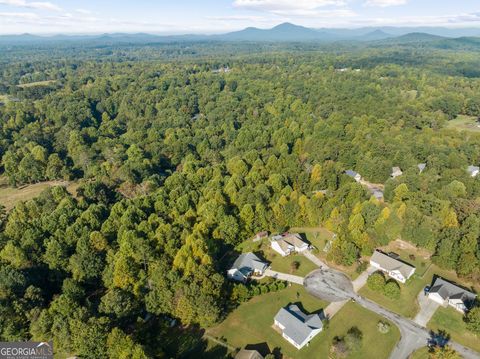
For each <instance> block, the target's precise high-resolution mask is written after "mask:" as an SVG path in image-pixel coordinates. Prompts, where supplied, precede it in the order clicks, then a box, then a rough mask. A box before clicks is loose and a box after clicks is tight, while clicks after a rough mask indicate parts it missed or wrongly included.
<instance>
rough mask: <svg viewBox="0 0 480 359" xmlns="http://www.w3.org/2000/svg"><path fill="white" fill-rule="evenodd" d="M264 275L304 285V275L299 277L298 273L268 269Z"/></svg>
mask: <svg viewBox="0 0 480 359" xmlns="http://www.w3.org/2000/svg"><path fill="white" fill-rule="evenodd" d="M264 275H265V276H267V277H272V278H275V279H279V280H284V281H287V282H291V283H295V284H300V285H303V277H299V276H298V275H293V274H287V273H280V272H275V271H273V270H271V269H267V270H266V271H265V274H264Z"/></svg>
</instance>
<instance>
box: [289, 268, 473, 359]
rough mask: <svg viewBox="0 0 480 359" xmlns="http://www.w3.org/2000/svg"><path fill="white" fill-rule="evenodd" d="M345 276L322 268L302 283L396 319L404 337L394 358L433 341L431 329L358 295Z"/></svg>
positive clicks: (468, 357)
mask: <svg viewBox="0 0 480 359" xmlns="http://www.w3.org/2000/svg"><path fill="white" fill-rule="evenodd" d="M344 278H346V276H345V275H344V274H342V273H339V272H338V271H335V270H331V269H325V268H321V269H318V270H315V271H313V272H311V273H310V274H308V275H307V276H306V277H305V280H304V281H303V285H304V287H305V289H306V290H307V291H308V292H309V293H310V294H312V295H314V296H316V297H319V298H321V299H324V300H329V301H333V302H335V301H337V302H339V304H340V306H341V305H342V303H341V302H342V301H343V302H345V299H350V298H351V299H353V300H355V301H356V302H357V303H358V304H359V305H361V306H362V307H364V308H366V309H368V310H370V311H372V312H374V313H377V314H379V315H381V316H383V317H384V318H386V319H388V320H390V321H391V322H392V323H395V324H396V325H397V326H398V328H399V329H400V334H401V339H400V341H399V342H398V343H397V345H396V347H395V349H394V350H393V352H392V353H391V355H390V358H391V359H406V358H408V357H409V355H410V354H412V353H413V352H414V351H415V350H416V349H419V348H422V347H424V346H426V345H427V344H428V343H429V342H430V341H431V339H432V333H431V332H430V331H429V330H428V329H426V328H424V327H422V326H421V325H418V324H417V323H415V322H414V321H412V320H410V319H407V318H405V317H402V316H401V315H398V314H396V313H394V312H391V311H389V310H388V309H385V308H384V307H382V306H380V305H378V304H377V303H375V302H373V301H371V300H369V299H366V298H364V297H362V296H360V295H358V294H357V293H356V292H355V291H354V289H353V287H352V283H351V282H350V280H349V279H347V280H345V279H344ZM297 280H298V279H297ZM347 281H348V283H346V282H347ZM448 345H450V346H451V347H452V348H453V349H455V350H456V351H457V352H458V353H459V354H460V355H461V356H462V357H463V358H465V359H480V354H479V353H477V352H475V351H474V350H472V349H469V348H467V347H465V346H463V345H460V344H458V343H456V342H453V341H449V342H448Z"/></svg>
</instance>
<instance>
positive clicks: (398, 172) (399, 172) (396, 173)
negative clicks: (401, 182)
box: [390, 167, 403, 178]
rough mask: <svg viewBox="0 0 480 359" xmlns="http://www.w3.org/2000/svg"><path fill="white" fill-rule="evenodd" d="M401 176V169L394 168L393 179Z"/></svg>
mask: <svg viewBox="0 0 480 359" xmlns="http://www.w3.org/2000/svg"><path fill="white" fill-rule="evenodd" d="M401 175H403V172H402V170H401V169H400V167H392V174H391V175H390V177H391V178H397V177H399V176H401Z"/></svg>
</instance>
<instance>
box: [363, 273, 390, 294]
mask: <svg viewBox="0 0 480 359" xmlns="http://www.w3.org/2000/svg"><path fill="white" fill-rule="evenodd" d="M385 284H386V281H385V276H384V275H383V273H382V272H375V273H372V274H371V275H370V276H369V277H368V279H367V285H368V288H370V289H371V290H374V291H376V292H381V291H383V289H384V287H385Z"/></svg>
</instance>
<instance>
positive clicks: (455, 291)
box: [430, 277, 477, 302]
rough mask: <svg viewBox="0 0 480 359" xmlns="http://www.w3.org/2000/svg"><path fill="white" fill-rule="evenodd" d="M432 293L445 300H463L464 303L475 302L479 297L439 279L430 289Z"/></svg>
mask: <svg viewBox="0 0 480 359" xmlns="http://www.w3.org/2000/svg"><path fill="white" fill-rule="evenodd" d="M430 293H438V295H440V297H442V298H443V299H448V298H451V299H461V300H462V301H463V302H473V301H474V300H475V297H476V296H477V295H476V294H475V293H472V292H470V291H468V290H466V289H463V288H462V287H459V286H458V285H456V284H453V283H450V282H448V281H446V280H445V279H443V278H440V277H438V278H437V279H436V280H435V282H434V283H433V285H432V287H431V288H430Z"/></svg>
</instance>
